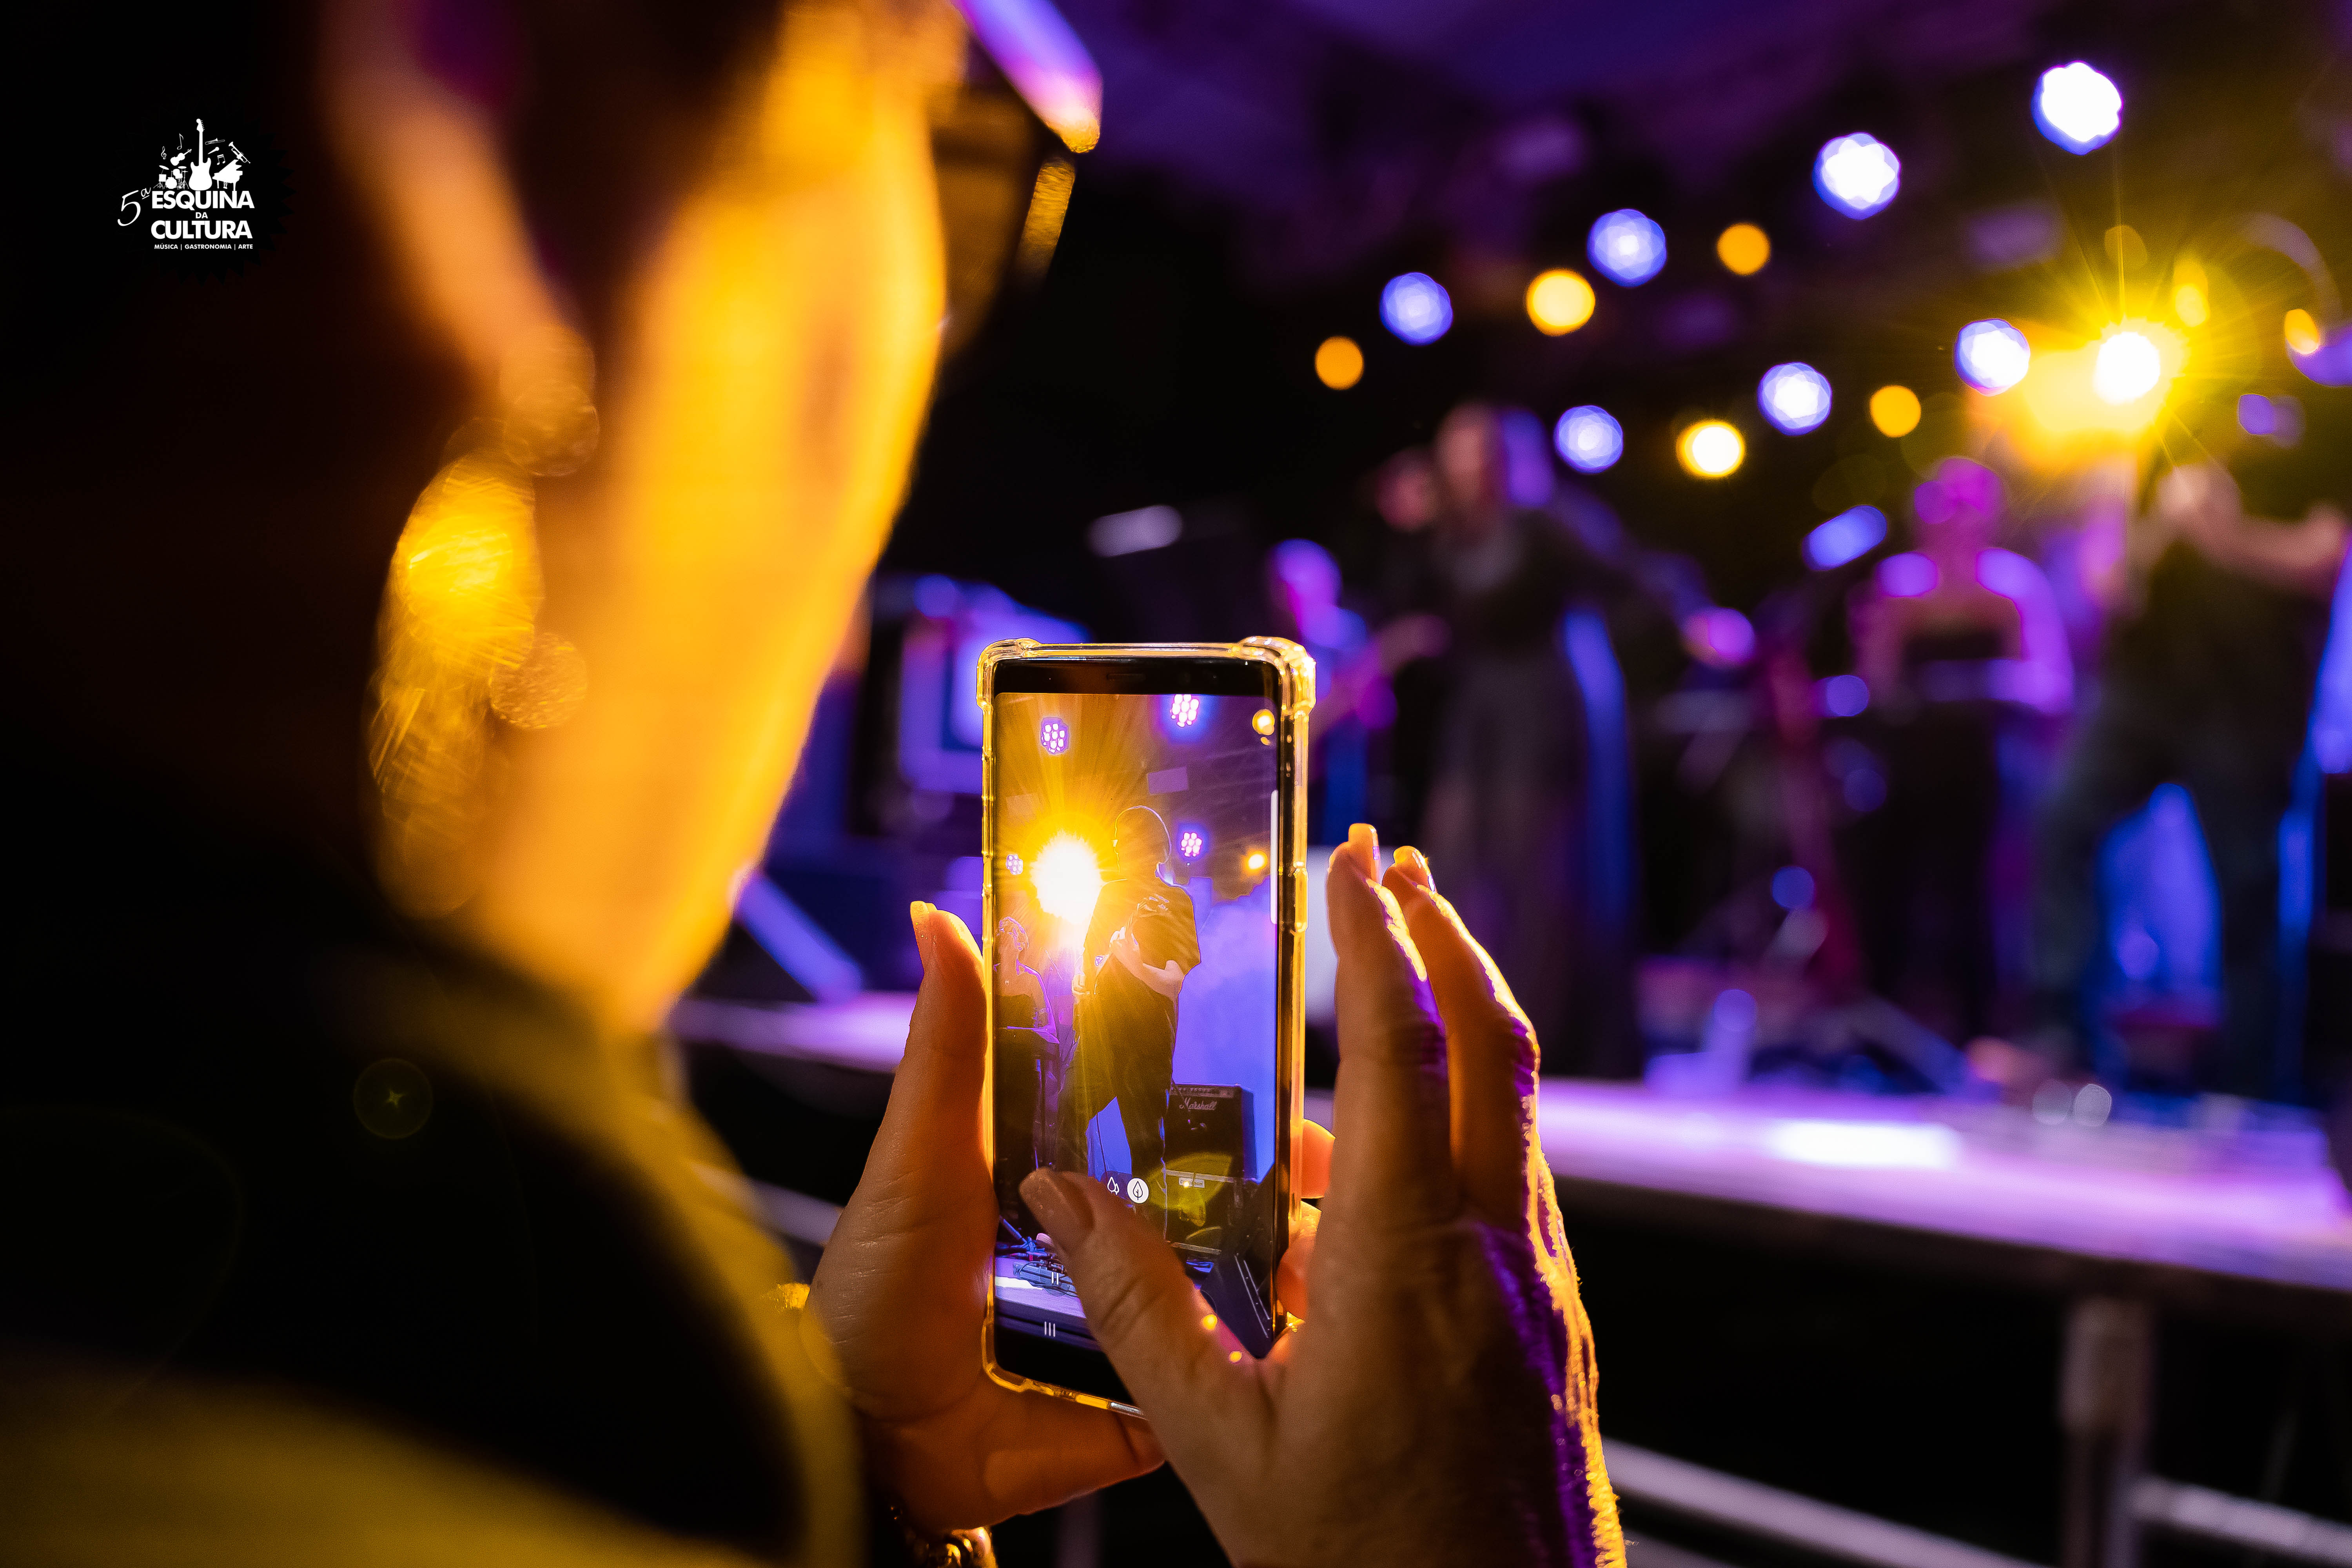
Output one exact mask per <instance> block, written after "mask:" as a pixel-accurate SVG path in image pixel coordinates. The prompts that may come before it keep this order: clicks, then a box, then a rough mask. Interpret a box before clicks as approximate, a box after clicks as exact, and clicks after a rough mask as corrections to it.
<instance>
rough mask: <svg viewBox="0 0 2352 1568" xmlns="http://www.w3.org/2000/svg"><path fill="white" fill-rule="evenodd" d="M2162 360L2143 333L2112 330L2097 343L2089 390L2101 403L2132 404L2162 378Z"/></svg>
mask: <svg viewBox="0 0 2352 1568" xmlns="http://www.w3.org/2000/svg"><path fill="white" fill-rule="evenodd" d="M2163 374H2164V361H2163V359H2162V357H2161V356H2159V355H2158V353H2157V352H2156V345H2155V344H2154V343H2152V342H2148V341H2147V334H2145V333H2142V332H2114V333H2111V334H2109V336H2108V338H2107V340H2106V342H2103V343H2101V344H2100V345H2099V357H2098V361H2097V363H2095V365H2093V366H2092V369H2091V390H2092V391H2093V392H2095V393H2097V394H2098V395H2099V401H2100V402H2102V403H2119V404H2120V403H2134V402H2137V401H2138V400H2139V399H2140V398H2142V397H2145V396H2147V395H2148V393H2150V392H2151V391H2153V390H2154V389H2155V387H2156V384H2157V382H2158V380H2160V379H2161V378H2162V377H2163Z"/></svg>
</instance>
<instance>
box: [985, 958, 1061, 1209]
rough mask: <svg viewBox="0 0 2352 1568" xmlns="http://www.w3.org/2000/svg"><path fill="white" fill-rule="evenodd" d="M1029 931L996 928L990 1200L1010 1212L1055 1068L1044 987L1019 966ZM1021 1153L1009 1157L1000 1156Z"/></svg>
mask: <svg viewBox="0 0 2352 1568" xmlns="http://www.w3.org/2000/svg"><path fill="white" fill-rule="evenodd" d="M1028 955H1029V931H1028V930H1027V928H1026V927H1024V926H1023V925H1022V923H1021V922H1020V921H1016V920H1014V919H1013V917H1012V916H1010V915H1007V916H1006V917H1005V918H1004V919H1003V920H1001V921H997V922H996V975H995V991H996V1037H995V1041H994V1048H995V1052H996V1149H997V1155H996V1197H997V1202H998V1204H999V1205H1002V1206H1003V1207H1004V1208H1005V1209H1006V1210H1007V1211H1011V1210H1012V1209H1013V1207H1014V1205H1015V1204H1016V1203H1017V1202H1018V1200H1019V1197H1020V1191H1021V1183H1022V1181H1023V1180H1024V1178H1026V1177H1027V1176H1028V1174H1029V1173H1030V1172H1032V1171H1034V1170H1035V1169H1036V1168H1037V1106H1038V1101H1039V1098H1040V1094H1041V1092H1042V1090H1043V1089H1044V1087H1045V1081H1046V1079H1047V1078H1048V1077H1049V1075H1053V1074H1054V1073H1055V1071H1056V1069H1058V1068H1060V1066H1061V1047H1060V1043H1059V1042H1058V1041H1057V1040H1056V1039H1055V1036H1054V1014H1053V1009H1052V1008H1051V1007H1049V1006H1048V1005H1046V1002H1045V981H1044V979H1043V978H1041V977H1040V976H1039V975H1038V973H1037V972H1036V971H1035V970H1034V969H1032V968H1030V967H1029V965H1028V964H1027V963H1024V962H1023V961H1024V959H1026V958H1027V957H1028ZM1008 1150H1019V1151H1025V1152H1024V1153H1022V1154H1020V1155H1017V1156H1016V1155H1009V1154H1008V1153H1007V1152H1006V1151H1008Z"/></svg>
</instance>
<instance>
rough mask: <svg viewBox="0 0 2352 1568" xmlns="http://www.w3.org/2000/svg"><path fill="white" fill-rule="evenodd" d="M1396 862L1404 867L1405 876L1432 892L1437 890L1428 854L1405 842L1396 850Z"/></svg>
mask: <svg viewBox="0 0 2352 1568" xmlns="http://www.w3.org/2000/svg"><path fill="white" fill-rule="evenodd" d="M1396 863H1397V864H1398V865H1400V866H1402V867H1403V868H1404V874H1405V875H1406V876H1408V877H1410V878H1412V879H1413V880H1414V881H1416V882H1418V883H1420V884H1421V885H1422V886H1423V887H1424V888H1427V889H1430V890H1431V891H1432V892H1435V891H1436V890H1437V879H1436V878H1435V877H1434V876H1433V875H1431V873H1430V869H1429V857H1428V856H1426V855H1424V854H1423V853H1422V852H1421V851H1420V850H1418V849H1415V848H1414V847H1412V845H1410V844H1407V845H1404V846H1402V847H1400V848H1399V849H1398V850H1397V852H1396Z"/></svg>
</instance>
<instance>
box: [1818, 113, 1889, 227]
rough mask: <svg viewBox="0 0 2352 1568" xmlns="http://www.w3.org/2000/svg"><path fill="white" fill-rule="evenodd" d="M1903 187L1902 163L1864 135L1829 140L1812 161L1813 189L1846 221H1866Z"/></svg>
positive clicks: (1859, 132) (1876, 140)
mask: <svg viewBox="0 0 2352 1568" xmlns="http://www.w3.org/2000/svg"><path fill="white" fill-rule="evenodd" d="M1902 187H1903V160H1901V159H1900V158H1897V157H1896V156H1895V149H1894V148H1892V147H1889V146H1888V145H1887V144H1886V143H1885V142H1881V141H1880V140H1879V139H1878V138H1877V137H1875V136H1873V135H1870V134H1869V133H1868V132H1862V131H1857V132H1854V133H1853V135H1851V136H1837V137H1832V139H1831V140H1830V141H1828V142H1824V143H1823V144H1822V151H1821V156H1819V157H1817V158H1815V159H1814V160H1813V188H1814V189H1816V190H1818V191H1820V192H1821V193H1822V200H1823V201H1825V202H1827V203H1829V204H1830V205H1832V206H1833V207H1835V208H1837V210H1838V211H1840V212H1842V213H1843V214H1845V216H1848V217H1868V216H1870V215H1871V214H1873V213H1874V212H1876V211H1878V210H1879V209H1880V208H1882V207H1884V206H1885V205H1886V204H1887V203H1889V202H1891V201H1893V200H1894V199H1895V192H1896V191H1898V190H1900V189H1902Z"/></svg>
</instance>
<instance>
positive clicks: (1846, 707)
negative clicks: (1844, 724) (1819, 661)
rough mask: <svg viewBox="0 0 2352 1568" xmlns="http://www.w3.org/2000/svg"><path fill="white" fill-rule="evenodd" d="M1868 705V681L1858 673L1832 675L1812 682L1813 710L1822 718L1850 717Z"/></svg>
mask: <svg viewBox="0 0 2352 1568" xmlns="http://www.w3.org/2000/svg"><path fill="white" fill-rule="evenodd" d="M1869 706H1870V682H1868V681H1867V680H1864V679H1863V678H1862V677H1860V676H1859V675H1832V676H1830V677H1828V678H1827V679H1822V680H1817V681H1815V682H1813V710H1814V711H1815V712H1817V713H1819V714H1820V715H1821V716H1822V718H1824V719H1851V718H1853V716H1854V715H1855V714H1857V713H1859V712H1861V711H1862V710H1864V709H1865V708H1867V707H1869Z"/></svg>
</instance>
